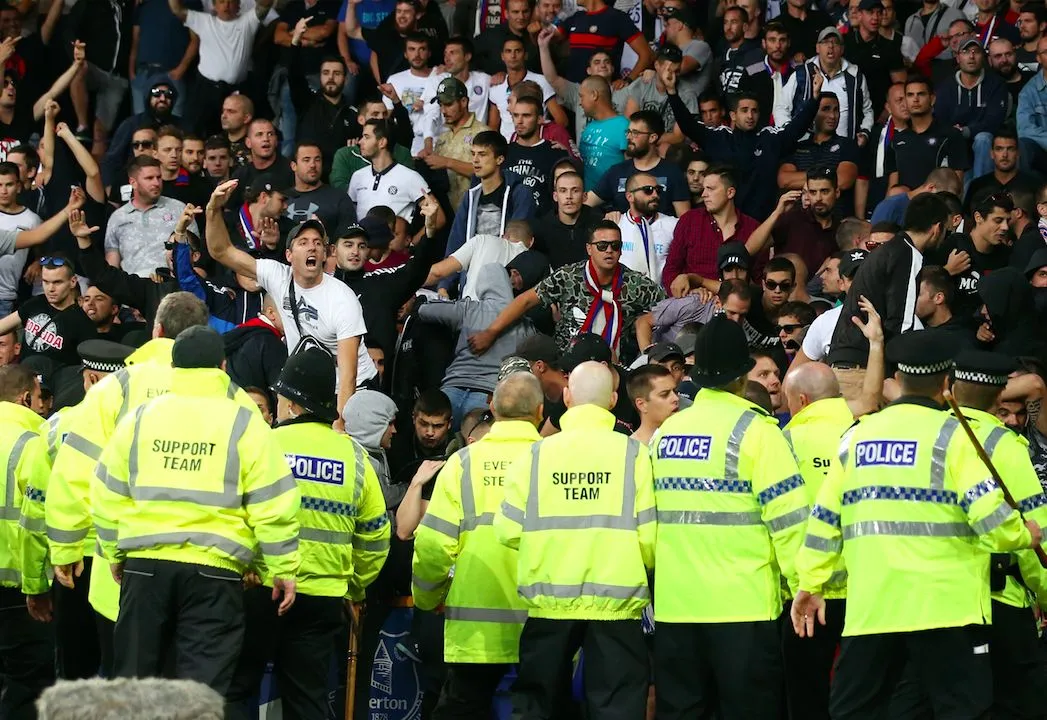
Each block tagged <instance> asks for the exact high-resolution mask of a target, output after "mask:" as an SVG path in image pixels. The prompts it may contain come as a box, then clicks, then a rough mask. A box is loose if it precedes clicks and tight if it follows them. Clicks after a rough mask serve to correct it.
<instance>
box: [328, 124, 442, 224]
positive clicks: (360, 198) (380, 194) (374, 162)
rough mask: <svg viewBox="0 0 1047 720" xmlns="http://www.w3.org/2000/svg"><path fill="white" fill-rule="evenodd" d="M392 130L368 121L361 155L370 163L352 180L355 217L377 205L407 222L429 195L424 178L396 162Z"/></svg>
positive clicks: (350, 193) (384, 125)
mask: <svg viewBox="0 0 1047 720" xmlns="http://www.w3.org/2000/svg"><path fill="white" fill-rule="evenodd" d="M392 141H393V132H392V128H390V127H389V122H388V121H387V120H368V121H367V122H366V123H364V129H363V132H362V133H361V136H360V156H361V157H363V159H364V160H366V161H367V162H369V163H370V165H367V166H366V167H362V168H360V169H359V170H357V171H356V172H354V173H353V176H352V177H351V178H349V190H348V192H349V199H350V200H352V201H353V202H354V203H355V204H356V216H357V217H363V216H364V215H366V214H367V212H368V211H369V210H370V209H371V208H373V207H376V206H378V205H384V206H386V207H388V208H390V209H391V210H392V211H393V212H394V213H396V214H397V216H399V217H402V218H403V219H404V220H407V221H408V222H410V221H411V219H412V218H414V208H415V203H416V202H418V200H420V199H421V198H422V196H423V195H426V194H427V193H428V192H429V188H428V186H427V185H426V183H425V180H423V179H422V176H421V175H419V174H418V173H416V172H415V171H414V170H411V169H410V168H406V167H404V166H403V165H401V164H399V163H398V162H396V160H394V159H393V153H392V151H391V150H390V148H389V144H390V143H391V142H392Z"/></svg>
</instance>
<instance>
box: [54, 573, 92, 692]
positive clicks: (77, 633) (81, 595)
mask: <svg viewBox="0 0 1047 720" xmlns="http://www.w3.org/2000/svg"><path fill="white" fill-rule="evenodd" d="M91 563H92V558H90V557H85V558H84V570H83V572H82V573H81V574H80V577H78V578H74V581H75V582H74V584H73V587H72V588H67V587H66V586H65V585H63V584H62V583H60V582H58V581H57V580H55V581H54V583H53V584H52V585H51V588H52V593H53V598H54V623H55V646H56V648H55V649H56V650H57V652H58V677H59V678H61V679H62V680H79V679H82V678H91V677H94V676H95V675H97V674H98V669H99V668H100V667H101V664H102V650H101V646H100V643H99V634H98V632H90V631H89V630H87V628H92V627H96V623H95V614H96V613H95V611H94V608H92V607H91V603H90V602H88V600H87V596H88V593H89V592H90V590H91Z"/></svg>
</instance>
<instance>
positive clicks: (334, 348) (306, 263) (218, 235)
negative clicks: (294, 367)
mask: <svg viewBox="0 0 1047 720" xmlns="http://www.w3.org/2000/svg"><path fill="white" fill-rule="evenodd" d="M237 183H238V181H236V180H228V181H226V182H224V183H222V184H221V185H219V186H218V187H217V188H215V191H214V192H213V193H212V194H211V199H210V201H208V203H207V211H206V213H207V249H208V251H209V252H210V253H211V257H213V258H214V259H215V260H216V261H218V262H219V263H221V264H222V265H225V266H226V267H227V268H229V269H230V270H233V271H234V272H237V273H240V274H241V275H246V276H247V277H249V278H251V279H253V280H257V281H258V284H259V285H261V286H262V288H263V289H264V290H265V291H266V292H267V293H268V294H269V295H270V296H272V298H273V299H274V300H275V301H276V307H277V308H278V310H279V312H280V319H281V320H282V321H283V327H284V341H285V342H286V343H287V350H288V352H292V353H293V352H294V350H295V348H296V347H297V346H298V345H299V342H300V341H301V340H302V339H303V337H304V336H309V337H310V338H312V339H313V340H314V341H315V344H317V345H319V346H321V347H323V348H324V349H326V350H327V351H328V352H330V353H331V355H332V356H334V358H335V363H336V364H337V366H338V376H337V384H338V412H339V415H340V414H341V412H342V408H343V407H344V406H345V402H346V400H348V399H349V398H350V397H351V396H352V394H353V393H354V392H356V388H357V387H358V386H361V385H363V384H365V383H368V382H369V381H371V380H373V379H374V378H375V377H377V375H378V371H377V370H376V369H375V366H374V363H373V362H372V361H371V356H370V355H368V353H367V347H366V346H365V345H364V342H363V337H364V335H365V334H366V333H367V328H366V327H365V326H364V319H363V311H362V310H361V308H360V301H359V300H358V299H357V297H356V294H355V293H353V291H352V290H350V289H349V288H348V286H346V285H345V284H344V283H341V282H339V281H337V280H335V279H334V278H333V277H331V276H329V275H326V274H324V260H325V259H326V257H327V233H326V231H325V230H324V226H323V224H322V223H321V222H320V221H319V220H306V221H305V222H303V223H299V224H298V225H297V226H296V227H295V228H294V229H292V230H291V232H290V233H288V235H287V242H286V245H287V250H286V251H285V253H286V257H287V261H288V262H289V263H290V266H287V265H284V264H283V263H279V262H277V261H275V260H256V259H255V258H253V257H251V255H249V254H248V253H246V252H244V251H243V250H240V249H239V248H236V247H234V246H233V244H232V242H231V241H230V239H229V230H228V229H227V228H226V224H225V220H224V219H223V218H222V207H223V206H224V205H225V203H226V202H228V200H229V194H230V193H232V192H233V191H234V190H235V188H236V185H237ZM335 424H336V426H337V425H338V421H336V423H335Z"/></svg>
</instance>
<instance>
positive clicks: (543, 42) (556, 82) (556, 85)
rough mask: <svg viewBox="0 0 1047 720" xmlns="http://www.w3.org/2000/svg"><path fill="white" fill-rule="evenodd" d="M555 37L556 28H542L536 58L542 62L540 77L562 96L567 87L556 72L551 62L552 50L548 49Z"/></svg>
mask: <svg viewBox="0 0 1047 720" xmlns="http://www.w3.org/2000/svg"><path fill="white" fill-rule="evenodd" d="M554 37H556V28H555V27H552V26H549V27H547V28H542V31H541V32H540V33H538V56H539V58H540V59H541V61H542V75H544V76H545V79H546V81H547V82H548V83H549V84H550V85H552V86H553V90H555V91H556V93H557V94H558V95H562V94H563V90H564V88H565V87H566V86H567V80H566V78H562V77H560V73H558V72H556V63H555V62H554V61H553V53H552V50H550V49H549V46H550V44H551V43H552V41H553V38H554Z"/></svg>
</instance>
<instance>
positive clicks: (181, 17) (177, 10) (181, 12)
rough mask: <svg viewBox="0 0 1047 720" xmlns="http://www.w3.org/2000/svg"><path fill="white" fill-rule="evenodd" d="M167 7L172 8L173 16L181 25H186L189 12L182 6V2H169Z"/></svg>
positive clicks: (172, 0) (173, 0) (171, 0)
mask: <svg viewBox="0 0 1047 720" xmlns="http://www.w3.org/2000/svg"><path fill="white" fill-rule="evenodd" d="M167 7H169V8H171V14H173V15H174V16H175V17H176V18H178V21H179V22H181V23H185V19H186V18H187V17H189V11H188V10H186V9H185V6H184V5H182V0H167Z"/></svg>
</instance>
